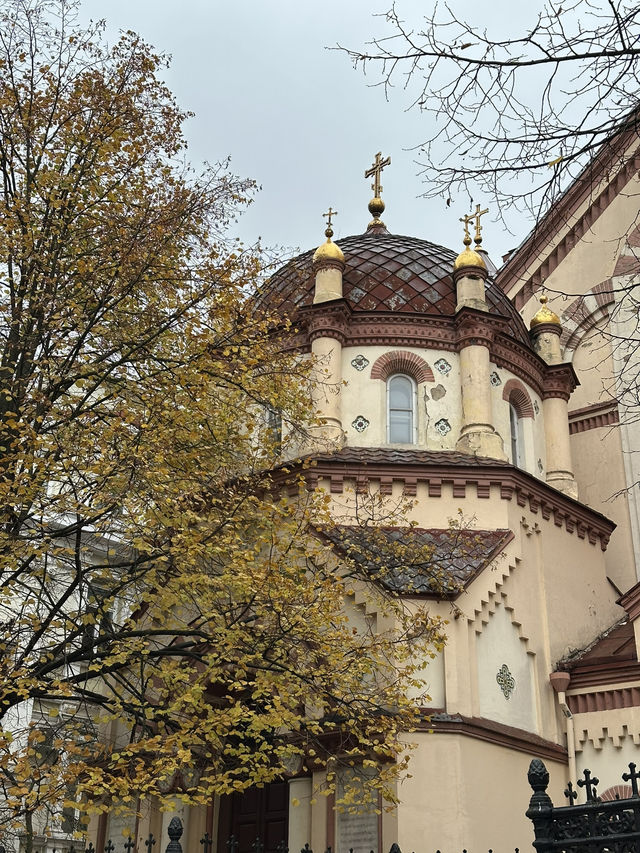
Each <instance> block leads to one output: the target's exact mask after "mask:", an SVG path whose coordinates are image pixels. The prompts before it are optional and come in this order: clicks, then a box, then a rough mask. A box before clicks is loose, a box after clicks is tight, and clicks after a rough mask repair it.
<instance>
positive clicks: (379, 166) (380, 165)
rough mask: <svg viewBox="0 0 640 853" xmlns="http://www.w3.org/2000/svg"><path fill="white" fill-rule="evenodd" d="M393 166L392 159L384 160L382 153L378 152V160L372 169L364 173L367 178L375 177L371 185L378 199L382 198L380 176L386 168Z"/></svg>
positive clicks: (386, 158) (374, 162)
mask: <svg viewBox="0 0 640 853" xmlns="http://www.w3.org/2000/svg"><path fill="white" fill-rule="evenodd" d="M390 165H391V157H385V159H384V160H383V159H382V151H378V153H377V154H376V159H375V160H374V161H373V163H372V164H371V168H370V169H367V171H366V172H365V173H364V176H365V178H370V177H372V176H373V183H372V184H371V189H372V190H373V195H374V196H375V197H376V198H380V193H381V192H382V184H381V183H380V175H381V173H382V170H383V169H384V167H385V166H390Z"/></svg>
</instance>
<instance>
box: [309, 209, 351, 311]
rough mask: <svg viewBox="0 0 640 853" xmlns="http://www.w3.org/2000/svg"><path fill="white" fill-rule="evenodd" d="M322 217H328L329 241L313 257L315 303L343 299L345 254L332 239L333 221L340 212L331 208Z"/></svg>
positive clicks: (327, 236) (326, 234) (327, 234)
mask: <svg viewBox="0 0 640 853" xmlns="http://www.w3.org/2000/svg"><path fill="white" fill-rule="evenodd" d="M322 215H323V216H326V217H327V227H326V230H325V232H324V233H325V237H326V238H327V240H326V242H325V243H322V245H321V246H318V248H317V249H316V251H315V253H314V255H313V269H314V272H315V274H316V286H315V294H314V298H313V301H314V303H317V302H329V301H330V300H332V299H342V273H343V271H344V253H343V251H342V249H341V248H340V246H337V245H336V244H335V243H334V242H333V240H332V239H331V238H332V237H333V228H332V227H331V219H332V217H334V216H337V215H338V211H337V210H333V208H331V207H330V208H329V210H328V211H327V212H326V213H323V214H322Z"/></svg>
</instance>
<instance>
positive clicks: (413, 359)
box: [371, 350, 433, 384]
mask: <svg viewBox="0 0 640 853" xmlns="http://www.w3.org/2000/svg"><path fill="white" fill-rule="evenodd" d="M393 373H406V374H407V375H408V376H412V377H413V378H414V379H415V380H416V382H417V383H418V384H420V383H421V382H433V370H432V369H431V368H430V367H429V365H428V364H427V362H426V361H425V360H424V358H422V357H421V356H419V355H416V353H414V352H405V351H403V350H394V351H393V352H386V353H384V355H381V356H380V358H378V359H376V361H375V362H374V364H373V367H372V368H371V378H372V379H382V381H383V382H386V381H387V379H388V378H389V377H390V376H391V375H392V374H393Z"/></svg>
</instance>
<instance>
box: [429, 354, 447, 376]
mask: <svg viewBox="0 0 640 853" xmlns="http://www.w3.org/2000/svg"><path fill="white" fill-rule="evenodd" d="M433 366H434V367H435V369H436V370H437V371H438V373H442V375H443V376H447V375H448V374H449V373H451V365H450V364H449V362H448V361H447V359H446V358H439V359H438V360H437V361H436V363H435V364H434V365H433Z"/></svg>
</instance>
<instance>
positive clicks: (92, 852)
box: [0, 817, 640, 853]
mask: <svg viewBox="0 0 640 853" xmlns="http://www.w3.org/2000/svg"><path fill="white" fill-rule="evenodd" d="M167 832H168V835H169V843H168V844H167V847H166V850H165V853H183V850H182V844H181V841H180V839H181V838H182V834H183V832H184V827H183V825H182V821H181V820H180V818H178V817H174V818H172V819H171V821H170V823H169V827H168V829H167ZM155 845H156V839H155V838H154V837H153V835H152V834H150V835H148V836H147V838H146V840H145V842H144V846H145V853H153V848H154V847H155ZM213 845H214V841H213V839H212V838H211V837H210V836H209V834H208V833H205V834H204V836H203V837H202V838H201V839H200V848H201V849H200V853H214V851H213ZM222 846H223V847H224V849H225V850H226V851H227V853H244V851H240V842H239V841H238V839H237V838H236V837H235V836H233V835H232V836H230V838H228V839H227V841H226V842H225V843H224V844H223V845H222ZM119 847H120V848H122V850H124V853H133V851H134V850H135V848H136V842H135V840H134V839H133V838H132V836H129V837H128V838H126V839H125V840H124V841H122V842H121V843H120V845H119ZM250 847H251V853H289V848H288V847H287V844H286V842H285V841H280V842H279V843H278V844H276V845H275V846H273V845H271V846H269V847H267V846H266V845H265V843H264V841H263V840H262V839H260V838H256V839H255V840H254V841H253V843H252V844H251V845H250ZM0 853H1V851H0ZM53 853H56V851H55V850H54V851H53ZM59 853H102V851H96V849H95V847H94V846H93V844H89V846H88V847H87V848H75V849H74V848H73V847H70V848H66V850H65V851H59ZM104 853H121V851H120V850H119V849H118V848H117V847H116V845H115V844H114V843H113V841H112V840H111V839H109V840H108V841H107V843H106V845H105V847H104ZM300 853H313V850H312V849H311V847H310V846H309V844H308V843H307V844H305V845H304V847H303V848H302V849H301V850H300ZM323 853H338V852H337V851H334V850H332V848H331V847H327V848H326V849H325V850H324V851H323ZM348 853H381V851H376V850H368V851H367V850H364V849H363V850H354V848H353V847H350V848H349V850H348ZM389 853H402V851H401V850H400V847H399V846H398V845H397V844H395V843H394V844H392V845H391V847H390V849H389ZM412 853H413V851H412ZM435 853H440V850H436V851H435ZM461 853H485V851H478V850H474V851H471V850H467V849H466V848H465V849H463V850H462V851H461ZM487 853H494V851H493V850H492V849H491V848H489V850H488V851H487ZM506 853H510V851H506ZM514 853H520V850H519V848H518V847H516V848H515V850H514ZM639 853H640V851H639Z"/></svg>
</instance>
